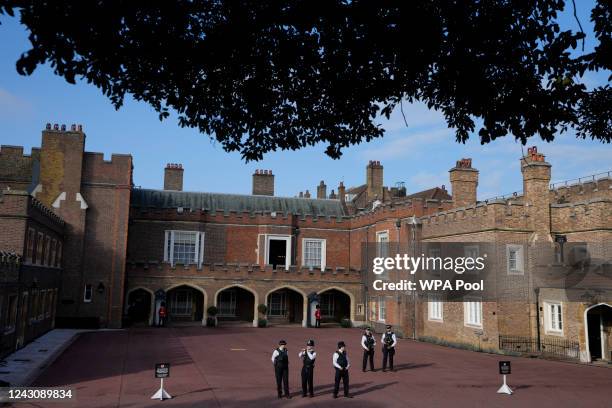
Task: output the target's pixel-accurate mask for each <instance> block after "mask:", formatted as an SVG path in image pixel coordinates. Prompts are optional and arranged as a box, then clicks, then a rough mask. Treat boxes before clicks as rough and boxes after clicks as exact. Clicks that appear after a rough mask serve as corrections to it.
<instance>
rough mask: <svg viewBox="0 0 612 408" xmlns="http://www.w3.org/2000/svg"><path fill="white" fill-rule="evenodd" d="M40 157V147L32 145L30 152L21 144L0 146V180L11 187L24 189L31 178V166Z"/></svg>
mask: <svg viewBox="0 0 612 408" xmlns="http://www.w3.org/2000/svg"><path fill="white" fill-rule="evenodd" d="M39 158H40V149H39V148H36V147H33V148H32V150H31V153H30V154H27V153H24V149H23V147H22V146H8V145H2V146H0V181H1V182H2V184H4V185H7V186H11V185H12V186H13V188H20V189H24V188H26V187H27V186H28V184H29V183H30V181H31V180H32V166H33V162H34V161H38V160H39Z"/></svg>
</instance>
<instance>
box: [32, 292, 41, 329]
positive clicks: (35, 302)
mask: <svg viewBox="0 0 612 408" xmlns="http://www.w3.org/2000/svg"><path fill="white" fill-rule="evenodd" d="M38 298H39V293H38V291H36V290H35V291H33V292H32V297H31V298H30V323H32V322H33V321H34V320H36V311H37V310H38Z"/></svg>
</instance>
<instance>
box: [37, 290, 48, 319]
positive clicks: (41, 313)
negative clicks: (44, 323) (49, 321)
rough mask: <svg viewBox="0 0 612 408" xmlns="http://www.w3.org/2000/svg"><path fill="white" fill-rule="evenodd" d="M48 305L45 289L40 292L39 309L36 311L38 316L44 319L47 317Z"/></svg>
mask: <svg viewBox="0 0 612 408" xmlns="http://www.w3.org/2000/svg"><path fill="white" fill-rule="evenodd" d="M46 305H47V291H46V290H43V291H42V292H40V299H39V300H38V309H37V311H36V318H37V319H38V320H42V319H44V318H45V306H46Z"/></svg>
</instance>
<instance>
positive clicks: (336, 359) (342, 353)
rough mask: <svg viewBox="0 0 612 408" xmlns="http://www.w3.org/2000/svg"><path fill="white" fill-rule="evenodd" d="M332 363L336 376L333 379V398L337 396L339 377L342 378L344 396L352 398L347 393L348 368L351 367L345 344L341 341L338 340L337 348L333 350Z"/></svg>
mask: <svg viewBox="0 0 612 408" xmlns="http://www.w3.org/2000/svg"><path fill="white" fill-rule="evenodd" d="M332 361H333V364H334V368H335V369H336V377H335V379H334V398H338V391H339V390H340V379H342V385H343V387H344V396H345V397H346V398H353V397H351V396H350V395H349V372H348V369H349V368H350V367H351V363H350V362H349V359H348V356H347V355H346V345H345V344H344V342H343V341H339V342H338V350H336V351H335V352H334V356H333V359H332Z"/></svg>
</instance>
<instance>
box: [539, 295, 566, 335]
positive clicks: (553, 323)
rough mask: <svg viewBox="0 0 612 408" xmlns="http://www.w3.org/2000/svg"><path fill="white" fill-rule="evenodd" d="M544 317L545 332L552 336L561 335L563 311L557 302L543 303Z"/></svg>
mask: <svg viewBox="0 0 612 408" xmlns="http://www.w3.org/2000/svg"><path fill="white" fill-rule="evenodd" d="M544 307H545V310H546V313H545V315H544V319H545V324H546V332H547V333H553V334H562V333H563V311H562V308H561V303H559V302H545V303H544Z"/></svg>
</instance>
